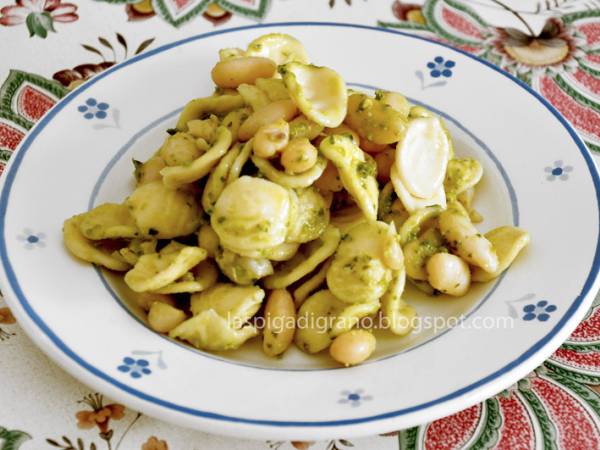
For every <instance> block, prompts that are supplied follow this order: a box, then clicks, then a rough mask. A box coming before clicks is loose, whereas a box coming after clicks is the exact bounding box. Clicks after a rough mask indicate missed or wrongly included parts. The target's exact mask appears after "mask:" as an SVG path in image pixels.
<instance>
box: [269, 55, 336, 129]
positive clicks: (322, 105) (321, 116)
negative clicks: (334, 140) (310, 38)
mask: <svg viewBox="0 0 600 450" xmlns="http://www.w3.org/2000/svg"><path fill="white" fill-rule="evenodd" d="M279 72H280V73H281V75H282V77H283V82H284V83H285V87H286V88H287V90H288V92H289V93H290V96H291V97H292V99H293V100H294V102H295V103H296V104H297V105H298V108H299V109H300V111H302V113H303V114H304V115H305V116H306V117H308V118H309V119H311V120H313V121H314V122H316V123H318V124H320V125H323V126H324V127H330V128H333V127H337V126H338V125H340V124H341V123H342V121H343V120H344V116H345V115H346V110H347V93H346V92H347V91H346V83H344V80H343V79H342V77H341V76H340V75H339V74H338V73H337V72H335V71H334V70H331V69H329V68H328V67H317V66H313V65H309V64H303V63H301V62H291V63H288V64H284V65H282V66H279Z"/></svg>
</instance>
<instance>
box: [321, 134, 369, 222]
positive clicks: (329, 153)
mask: <svg viewBox="0 0 600 450" xmlns="http://www.w3.org/2000/svg"><path fill="white" fill-rule="evenodd" d="M319 150H321V152H322V153H323V154H324V155H325V156H326V157H327V159H329V160H330V161H331V162H332V163H333V164H334V165H335V166H336V167H337V169H338V172H339V174H340V179H341V181H342V184H343V185H344V187H345V188H346V190H347V191H348V192H349V193H350V195H352V197H354V200H355V201H356V203H357V204H358V206H359V207H360V209H362V211H363V213H364V214H365V216H366V217H367V218H368V219H370V220H375V219H376V218H377V202H378V200H379V190H378V188H377V180H376V179H375V176H376V170H377V169H376V165H375V162H374V161H373V159H372V158H371V157H370V156H369V155H367V154H366V153H364V152H362V151H361V149H360V147H358V146H357V145H356V144H355V143H354V142H353V141H352V139H351V138H349V137H347V136H339V135H337V136H329V137H328V138H327V139H325V140H323V142H321V145H320V146H319Z"/></svg>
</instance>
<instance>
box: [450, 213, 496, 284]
mask: <svg viewBox="0 0 600 450" xmlns="http://www.w3.org/2000/svg"><path fill="white" fill-rule="evenodd" d="M439 225H440V231H441V233H442V236H443V237H444V239H446V240H447V241H448V244H449V245H450V247H452V248H453V249H454V250H455V251H456V253H457V254H458V256H460V257H461V258H463V259H464V260H465V261H466V262H468V263H469V264H472V265H474V266H478V267H481V268H482V269H483V270H485V271H486V272H488V273H494V272H495V271H496V270H497V269H498V255H496V250H495V249H494V246H493V245H492V243H491V242H490V241H489V240H487V239H486V238H485V237H484V236H483V235H482V234H481V233H479V232H478V231H477V229H476V228H475V226H474V225H473V224H472V223H471V219H470V218H469V217H468V215H466V214H464V213H463V212H462V211H460V209H458V208H457V207H456V206H455V204H453V205H451V207H449V208H448V209H446V210H445V211H443V212H442V213H441V214H440V217H439Z"/></svg>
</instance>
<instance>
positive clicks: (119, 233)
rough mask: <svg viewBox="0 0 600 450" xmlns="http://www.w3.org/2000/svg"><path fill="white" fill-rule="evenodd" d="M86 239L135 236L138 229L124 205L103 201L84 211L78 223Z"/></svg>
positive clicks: (137, 234) (137, 233)
mask: <svg viewBox="0 0 600 450" xmlns="http://www.w3.org/2000/svg"><path fill="white" fill-rule="evenodd" d="M79 229H80V230H81V233H82V234H83V235H84V236H85V237H86V238H88V239H93V240H99V239H117V238H135V237H137V236H139V231H138V229H137V227H136V225H135V221H134V220H133V217H132V216H131V213H130V212H129V209H128V208H127V206H125V205H119V204H116V203H104V204H102V205H100V206H97V207H95V208H94V209H92V210H91V211H89V212H88V213H86V214H85V215H84V216H83V218H82V219H81V223H80V224H79Z"/></svg>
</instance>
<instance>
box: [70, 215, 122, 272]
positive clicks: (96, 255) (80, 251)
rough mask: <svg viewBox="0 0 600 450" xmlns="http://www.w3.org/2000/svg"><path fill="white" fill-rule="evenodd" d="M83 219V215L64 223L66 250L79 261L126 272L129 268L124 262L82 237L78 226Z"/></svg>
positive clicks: (108, 250) (107, 250) (109, 251)
mask: <svg viewBox="0 0 600 450" xmlns="http://www.w3.org/2000/svg"><path fill="white" fill-rule="evenodd" d="M84 217H85V214H80V215H78V216H73V217H71V218H70V219H67V220H66V221H65V223H64V225H63V240H64V241H65V246H66V247H67V249H69V251H70V252H71V253H72V254H73V255H75V256H77V257H78V258H79V259H82V260H84V261H87V262H91V263H92V264H98V265H100V266H104V267H106V268H107V269H111V270H118V271H124V270H128V269H129V268H130V267H131V266H130V265H129V264H128V263H127V262H126V261H123V260H122V258H119V257H116V256H114V255H113V254H112V251H111V250H110V249H104V248H102V246H101V245H98V244H97V243H96V242H94V241H91V240H89V239H87V238H86V237H85V236H84V235H83V233H82V232H81V230H80V229H79V226H80V224H81V221H82V220H83V218H84Z"/></svg>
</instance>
